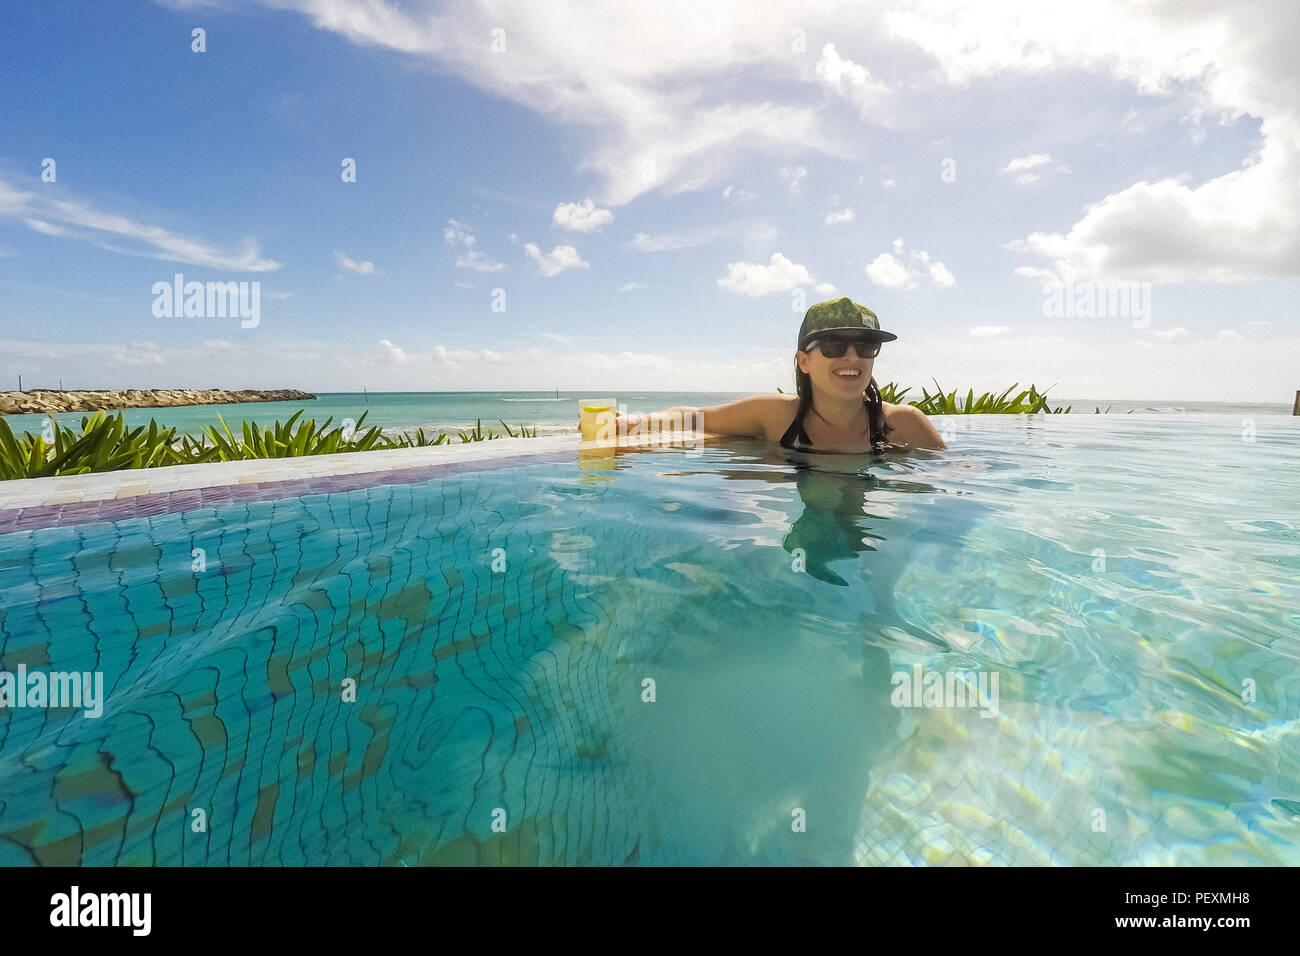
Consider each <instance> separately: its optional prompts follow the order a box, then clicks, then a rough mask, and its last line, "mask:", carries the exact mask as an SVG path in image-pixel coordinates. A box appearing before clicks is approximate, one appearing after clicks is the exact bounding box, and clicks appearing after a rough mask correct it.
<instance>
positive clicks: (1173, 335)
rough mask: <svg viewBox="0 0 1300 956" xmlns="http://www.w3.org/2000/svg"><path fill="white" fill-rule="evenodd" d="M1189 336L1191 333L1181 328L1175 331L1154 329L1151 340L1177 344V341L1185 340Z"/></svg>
mask: <svg viewBox="0 0 1300 956" xmlns="http://www.w3.org/2000/svg"><path fill="white" fill-rule="evenodd" d="M1189 335H1191V333H1190V332H1188V331H1187V330H1186V329H1184V328H1181V327H1179V328H1176V329H1156V330H1155V331H1153V332H1152V333H1151V337H1152V338H1155V339H1158V340H1159V341H1161V342H1177V341H1178V340H1179V339H1185V338H1187V337H1188V336H1189Z"/></svg>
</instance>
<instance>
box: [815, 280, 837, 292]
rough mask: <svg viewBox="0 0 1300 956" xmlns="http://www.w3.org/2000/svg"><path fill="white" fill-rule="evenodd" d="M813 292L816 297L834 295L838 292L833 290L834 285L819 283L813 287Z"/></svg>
mask: <svg viewBox="0 0 1300 956" xmlns="http://www.w3.org/2000/svg"><path fill="white" fill-rule="evenodd" d="M813 291H814V292H816V293H817V294H818V295H834V294H835V293H836V292H837V291H838V290H837V289H836V288H835V285H834V283H831V282H819V283H817V284H816V285H815V286H813Z"/></svg>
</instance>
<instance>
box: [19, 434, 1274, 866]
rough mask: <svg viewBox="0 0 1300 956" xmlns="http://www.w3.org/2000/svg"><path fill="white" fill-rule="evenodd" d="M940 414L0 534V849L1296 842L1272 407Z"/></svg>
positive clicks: (671, 856)
mask: <svg viewBox="0 0 1300 956" xmlns="http://www.w3.org/2000/svg"><path fill="white" fill-rule="evenodd" d="M955 423H956V426H957V427H956V430H955V432H953V433H952V435H951V437H950V439H949V444H950V446H951V448H950V450H949V451H946V452H918V453H914V454H912V455H909V456H904V457H895V458H892V459H869V458H852V457H844V456H809V455H803V454H799V453H796V452H786V451H783V450H781V449H779V448H774V447H772V446H769V445H763V444H761V443H757V442H752V441H730V442H727V443H725V444H723V445H719V446H717V447H710V448H707V449H705V450H703V451H702V452H700V453H690V452H688V451H686V450H684V449H680V448H676V449H671V448H670V449H659V450H652V451H644V452H634V453H625V454H620V455H619V456H618V458H617V461H616V467H615V468H613V469H612V470H605V471H601V470H583V469H580V468H579V465H578V463H577V461H576V460H575V461H573V462H558V463H557V462H543V463H537V464H532V465H525V466H517V467H510V468H506V469H499V470H495V471H491V470H489V471H480V472H471V473H466V474H461V475H454V476H450V477H446V478H442V479H439V480H436V481H429V482H424V483H421V484H409V485H401V486H383V485H380V486H376V487H371V488H366V489H363V490H359V491H353V492H346V493H336V494H331V495H315V496H308V497H302V498H284V499H279V500H274V501H258V502H249V503H246V504H240V505H235V506H226V507H218V508H205V509H197V510H192V511H184V512H180V513H174V514H163V515H156V516H154V517H150V518H132V519H127V520H122V521H118V522H113V523H109V522H100V523H95V524H82V525H71V526H63V527H54V528H46V529H43V530H38V531H26V532H15V533H10V534H5V535H0V670H2V671H8V672H16V671H17V669H18V667H19V666H20V665H21V666H23V667H25V668H27V669H29V670H38V671H39V670H44V671H51V672H99V673H102V675H103V682H104V688H105V702H104V705H103V714H102V716H100V717H98V718H95V717H91V716H88V715H87V714H86V713H85V711H84V709H82V710H76V709H70V708H64V709H48V708H39V707H22V708H19V707H11V708H7V709H0V864H7V865H29V864H32V863H44V864H59V863H62V864H84V865H135V864H165V865H186V866H204V865H227V864H233V865H245V864H251V865H262V864H266V865H302V864H326V865H337V864H364V865H387V866H400V865H406V866H416V865H421V864H425V865H428V864H445V863H488V864H491V863H501V862H504V863H516V862H518V863H534V862H536V863H543V864H548V863H567V864H581V863H590V864H598V865H604V864H621V863H636V864H642V865H645V864H710V863H724V864H749V863H777V864H803V863H821V864H831V863H867V864H886V865H900V864H904V865H905V864H960V863H974V864H1101V865H1150V864H1180V865H1196V864H1243V865H1249V864H1284V865H1295V864H1297V863H1300V733H1298V728H1297V723H1296V719H1297V710H1298V708H1300V638H1298V636H1297V635H1298V634H1300V627H1298V626H1300V515H1297V512H1296V508H1295V502H1296V501H1297V500H1298V499H1300V487H1298V486H1300V477H1297V476H1300V447H1298V446H1297V438H1300V420H1295V421H1292V420H1289V419H1285V418H1282V419H1267V420H1265V419H1261V420H1260V421H1259V422H1258V423H1257V424H1253V425H1252V427H1253V429H1254V430H1253V432H1252V433H1251V434H1249V435H1247V434H1246V431H1245V430H1244V429H1243V423H1242V421H1241V420H1240V419H1239V418H1236V417H1232V416H1198V417H1195V418H1177V419H1173V418H1160V417H1155V416H1136V415H1130V416H1124V417H1123V418H1110V419H1107V418H1105V417H1104V416H1096V417H1093V418H1084V417H1080V418H1073V420H1070V419H1065V418H1063V417H1060V416H1056V417H1040V418H1038V419H1025V418H1016V419H1004V418H995V417H981V418H979V419H968V420H966V421H961V420H956V422H955ZM575 459H576V455H575ZM195 549H203V552H204V559H205V562H206V564H205V567H204V569H202V570H195V562H196V557H195V555H194V553H193V552H194V551H195ZM959 670H960V671H964V672H968V673H970V674H978V675H982V677H983V678H987V679H988V681H987V684H986V686H993V687H996V694H995V695H993V697H987V696H986V697H985V699H984V700H983V701H982V706H969V705H968V704H969V702H967V705H963V706H899V704H905V703H908V701H905V700H903V701H900V700H899V697H898V694H899V692H900V689H901V688H902V687H903V686H906V687H908V688H910V687H911V686H912V683H911V680H912V677H913V676H916V677H917V678H918V679H921V678H923V677H924V678H928V676H929V675H933V674H939V675H941V676H942V675H947V674H951V673H953V672H955V671H959ZM896 674H898V675H903V677H900V678H898V679H897V681H898V682H896V679H895V678H894V675H896ZM994 677H996V682H994V681H993V680H992V678H994ZM348 679H350V680H353V681H355V682H356V692H355V700H354V701H353V700H346V699H344V698H345V684H344V682H345V680H348ZM648 681H652V682H653V684H649V683H647V682H648ZM652 692H653V693H652ZM1252 692H1253V697H1252ZM651 696H652V697H653V700H650V699H648V698H650V697H651ZM922 702H924V700H923V701H922ZM938 702H939V703H943V704H952V703H953V701H951V700H948V699H941V700H939V701H938ZM982 713H986V714H988V716H982V715H981V714H982ZM196 811H198V812H197V813H196Z"/></svg>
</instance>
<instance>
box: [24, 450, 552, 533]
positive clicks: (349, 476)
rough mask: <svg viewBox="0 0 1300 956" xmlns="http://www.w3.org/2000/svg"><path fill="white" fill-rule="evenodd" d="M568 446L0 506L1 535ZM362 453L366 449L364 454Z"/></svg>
mask: <svg viewBox="0 0 1300 956" xmlns="http://www.w3.org/2000/svg"><path fill="white" fill-rule="evenodd" d="M568 444H571V445H572V446H573V448H572V449H568V448H566V449H565V450H543V451H528V452H522V453H516V454H508V455H507V454H492V455H481V456H477V457H474V458H463V459H460V460H453V461H443V462H434V463H429V464H403V465H401V466H398V467H390V468H384V469H374V470H358V471H336V472H332V473H327V474H318V475H305V476H299V477H293V476H285V477H282V478H272V479H270V480H265V481H254V482H249V481H240V480H239V479H238V478H234V480H227V481H226V482H224V483H218V484H210V485H204V486H202V487H198V488H177V489H173V490H168V491H155V492H148V491H146V492H144V493H140V494H133V495H130V496H127V497H111V498H99V499H95V500H91V501H74V502H66V503H57V504H37V505H28V506H26V507H11V508H3V507H0V535H5V534H12V533H15V532H23V531H37V530H41V529H43V528H54V527H60V526H64V525H74V524H75V525H81V524H91V523H95V522H100V521H110V522H111V521H121V520H124V519H127V518H137V517H152V516H154V515H160V514H171V513H175V512H180V511H190V510H193V509H195V508H207V507H213V506H216V505H227V504H241V503H245V502H250V501H268V500H274V499H277V498H288V497H296V496H301V495H314V494H335V493H338V492H345V491H356V490H359V489H362V488H368V487H373V486H379V485H403V484H415V483H418V482H422V481H429V480H432V479H435V478H442V477H446V476H449V475H454V474H462V473H464V472H471V471H484V470H492V469H496V468H505V467H513V466H519V465H523V464H544V463H548V462H564V461H576V449H577V442H576V441H573V442H569V443H568ZM359 454H363V455H364V454H368V453H366V452H361V453H359ZM336 457H343V456H336ZM232 464H239V463H232ZM232 477H233V476H232Z"/></svg>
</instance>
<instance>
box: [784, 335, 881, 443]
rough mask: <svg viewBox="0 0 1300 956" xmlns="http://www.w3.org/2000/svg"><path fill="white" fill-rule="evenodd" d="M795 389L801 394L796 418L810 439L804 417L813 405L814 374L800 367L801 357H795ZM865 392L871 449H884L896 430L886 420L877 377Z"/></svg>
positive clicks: (802, 432) (800, 427)
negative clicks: (804, 427) (805, 427)
mask: <svg viewBox="0 0 1300 956" xmlns="http://www.w3.org/2000/svg"><path fill="white" fill-rule="evenodd" d="M794 390H795V394H796V395H798V396H799V410H798V411H797V412H795V416H794V420H795V421H797V422H798V423H799V432H800V437H801V438H802V439H803V440H804V441H808V442H809V444H811V442H810V441H809V440H808V436H807V434H805V433H804V431H803V417H804V415H805V414H806V413H807V411H808V409H809V408H811V407H812V376H810V375H809V374H808V373H807V372H804V371H801V370H800V368H799V357H798V356H797V355H796V356H795V359H794ZM865 394H866V397H867V420H868V421H870V422H871V450H872V451H873V452H879V451H883V450H884V449H885V448H887V447H888V446H889V445H891V444H892V442H890V441H889V440H888V439H886V437H885V436H886V435H887V434H888V433H889V432H891V431H893V430H894V426H893V425H890V424H889V423H888V422H886V421H885V405H884V400H883V399H882V398H881V397H880V387H879V386H878V385H876V377H875V376H874V375H873V376H871V381H870V382H869V383H868V384H867V387H866V390H865Z"/></svg>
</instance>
